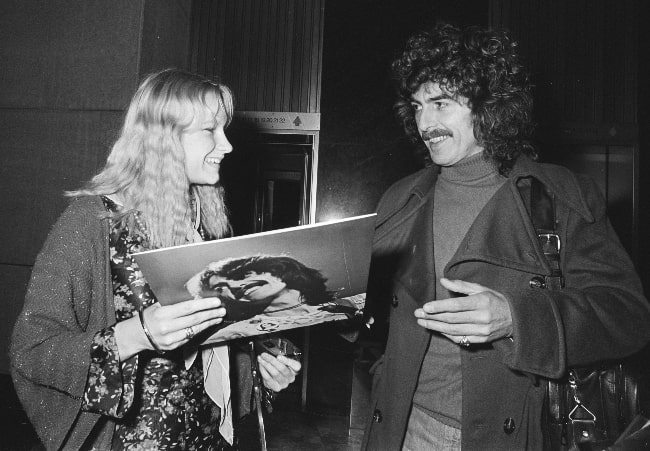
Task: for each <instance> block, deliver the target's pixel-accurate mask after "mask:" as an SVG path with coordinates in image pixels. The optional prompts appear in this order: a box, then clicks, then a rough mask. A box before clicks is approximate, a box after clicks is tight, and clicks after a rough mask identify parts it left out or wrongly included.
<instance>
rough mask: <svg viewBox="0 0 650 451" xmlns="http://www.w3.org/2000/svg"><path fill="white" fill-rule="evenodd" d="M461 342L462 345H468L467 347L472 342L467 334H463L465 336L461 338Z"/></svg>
mask: <svg viewBox="0 0 650 451" xmlns="http://www.w3.org/2000/svg"><path fill="white" fill-rule="evenodd" d="M459 344H460V345H461V346H464V347H466V348H467V347H468V346H469V345H471V343H470V342H469V340H468V339H467V336H466V335H463V338H461V339H460V343H459Z"/></svg>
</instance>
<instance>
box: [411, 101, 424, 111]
mask: <svg viewBox="0 0 650 451" xmlns="http://www.w3.org/2000/svg"><path fill="white" fill-rule="evenodd" d="M411 108H413V110H415V111H419V110H420V109H422V106H421V105H420V104H419V103H412V104H411Z"/></svg>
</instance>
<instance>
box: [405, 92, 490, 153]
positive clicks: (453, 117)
mask: <svg viewBox="0 0 650 451" xmlns="http://www.w3.org/2000/svg"><path fill="white" fill-rule="evenodd" d="M411 105H412V106H413V109H414V111H415V123H416V124H417V127H418V131H419V133H420V136H421V137H422V140H423V141H424V144H425V145H426V146H427V149H429V154H430V155H431V159H432V160H433V162H434V163H435V164H437V165H439V166H452V165H454V164H456V163H458V162H459V161H461V160H462V159H464V158H466V157H468V156H470V155H474V154H477V153H479V152H481V151H482V150H483V147H481V146H479V144H478V143H477V142H476V138H475V137H474V129H473V126H472V114H471V110H470V108H469V107H468V106H467V99H466V98H464V97H461V96H456V98H455V99H454V98H452V95H451V94H450V93H448V92H446V91H443V90H442V89H440V86H439V85H438V83H432V82H427V83H424V84H422V85H421V86H420V88H419V89H418V90H417V91H416V92H415V93H413V96H412V97H411Z"/></svg>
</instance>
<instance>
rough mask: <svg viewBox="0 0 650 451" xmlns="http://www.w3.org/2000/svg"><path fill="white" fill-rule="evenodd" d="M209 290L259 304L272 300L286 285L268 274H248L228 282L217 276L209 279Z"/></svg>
mask: <svg viewBox="0 0 650 451" xmlns="http://www.w3.org/2000/svg"><path fill="white" fill-rule="evenodd" d="M208 284H209V289H210V290H213V291H216V292H217V293H218V294H221V295H224V296H225V297H229V298H232V299H237V300H241V301H250V302H261V301H265V300H269V299H273V298H275V297H276V296H278V295H279V294H281V293H282V292H283V290H285V289H286V287H287V285H286V284H285V283H284V282H283V281H282V280H281V279H279V278H277V277H275V276H272V275H271V274H269V273H262V274H257V273H254V272H250V273H248V274H247V275H246V277H245V278H244V279H242V280H230V279H225V278H223V277H219V276H216V275H215V276H212V277H210V279H209V281H208Z"/></svg>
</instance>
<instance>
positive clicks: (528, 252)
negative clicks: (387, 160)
mask: <svg viewBox="0 0 650 451" xmlns="http://www.w3.org/2000/svg"><path fill="white" fill-rule="evenodd" d="M436 176H437V170H436V168H435V167H433V168H428V169H424V170H421V171H419V172H418V173H416V174H413V175H411V176H409V177H407V178H405V179H403V180H401V181H399V182H397V183H396V184H395V185H394V186H392V187H391V188H390V189H389V190H388V191H387V193H386V194H385V195H384V196H383V198H382V200H381V202H380V204H379V207H378V217H377V225H376V233H375V239H374V244H373V259H372V264H371V275H370V283H369V286H368V300H367V305H368V308H369V309H370V310H371V311H373V310H374V312H375V314H376V315H377V316H378V317H381V314H382V311H383V310H385V313H386V315H387V316H388V317H389V319H390V321H389V333H388V340H387V345H386V349H385V354H384V356H383V357H382V360H381V361H380V362H379V364H378V365H377V370H376V372H375V376H374V380H373V390H372V399H371V409H370V412H369V418H368V422H367V427H366V431H365V435H364V440H363V446H362V449H368V450H372V451H375V450H391V451H395V450H399V449H401V444H402V442H403V439H404V436H405V432H406V426H407V421H408V416H409V413H410V409H411V402H412V399H413V394H414V392H415V388H416V384H417V380H418V375H419V372H420V367H421V365H422V361H423V358H424V355H425V352H426V349H427V345H428V343H429V334H430V332H429V331H427V330H426V329H424V328H423V327H421V326H419V325H418V324H417V323H416V319H415V317H414V314H413V312H414V310H415V309H416V308H418V307H421V306H422V305H423V304H424V303H425V302H428V301H432V300H434V299H435V298H436V293H435V285H436V284H435V280H436V278H437V277H441V276H442V275H437V274H435V273H434V269H433V268H434V256H433V228H432V227H433V225H432V215H433V208H435V206H434V205H433V197H434V196H433V192H434V187H435V180H436ZM531 177H534V178H537V179H538V180H539V181H541V182H542V183H543V184H544V185H545V186H546V187H547V188H548V189H550V190H551V191H552V192H553V193H554V194H555V196H556V198H557V200H558V202H557V207H556V210H557V217H558V233H559V235H560V239H561V242H562V248H561V261H562V268H563V272H564V276H565V280H566V287H565V289H563V290H549V289H544V288H536V287H535V286H534V285H535V284H531V279H533V278H535V277H539V276H549V275H550V274H551V268H550V267H549V265H548V263H547V261H546V258H545V257H544V254H543V253H542V250H541V248H540V246H539V244H538V240H537V236H536V234H535V230H534V228H533V226H532V224H531V221H530V217H529V214H528V212H527V210H526V205H525V203H524V201H523V200H522V197H521V195H520V194H519V190H518V187H517V185H518V184H524V185H525V184H526V183H529V180H530V178H531ZM444 277H447V278H449V279H460V280H465V281H468V282H474V283H478V284H481V285H484V286H486V287H488V288H491V289H493V290H496V291H498V292H501V293H503V294H504V295H505V296H506V298H507V299H508V302H509V304H510V310H511V313H512V321H513V331H514V332H513V339H501V340H497V341H495V342H493V343H491V344H486V345H472V346H470V347H469V348H460V353H461V365H462V378H463V380H462V400H463V401H462V448H463V450H482V451H483V450H499V451H502V450H529V449H530V450H536V449H542V447H543V437H542V431H541V415H542V407H543V400H544V392H545V383H544V378H558V377H561V376H562V375H563V374H564V373H565V372H566V370H567V367H573V366H582V365H587V364H590V363H594V362H596V361H599V360H604V359H612V358H620V357H623V356H626V355H629V354H632V353H634V352H636V351H637V350H639V349H641V348H642V347H643V346H644V345H645V344H646V343H647V342H648V340H650V327H649V326H650V308H649V304H648V302H647V300H646V299H645V298H644V296H643V293H642V288H641V284H640V281H639V278H638V276H637V275H636V273H635V270H634V268H633V265H632V262H631V261H630V258H629V257H628V255H627V254H626V252H625V251H624V249H623V247H622V246H621V244H620V242H619V240H618V238H617V236H616V234H615V233H614V231H613V229H612V227H611V225H610V223H609V221H608V219H607V217H606V214H605V203H604V200H603V199H602V196H601V195H600V194H599V191H598V189H597V187H596V186H595V185H594V184H593V182H592V181H590V180H589V179H588V178H586V177H584V176H578V175H575V174H573V173H572V172H570V171H569V170H567V169H566V168H563V167H559V166H555V165H547V164H539V163H535V162H532V161H531V160H530V159H528V158H526V157H520V158H519V160H518V161H517V163H516V165H515V167H514V168H513V170H512V171H511V173H510V174H509V176H508V179H507V181H506V182H505V184H504V185H503V186H502V187H501V188H500V189H499V190H498V191H497V192H496V193H495V195H494V196H493V197H492V199H491V200H490V201H489V202H488V203H487V205H486V206H485V208H484V209H483V210H482V211H481V213H480V214H479V215H478V217H477V218H476V220H475V222H474V224H472V226H471V227H470V229H469V231H468V232H467V235H466V236H465V238H464V239H463V241H462V242H461V244H460V246H459V248H458V250H457V252H456V254H455V255H454V256H453V258H452V259H451V261H450V262H449V263H448V265H447V266H446V267H445V268H444Z"/></svg>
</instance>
